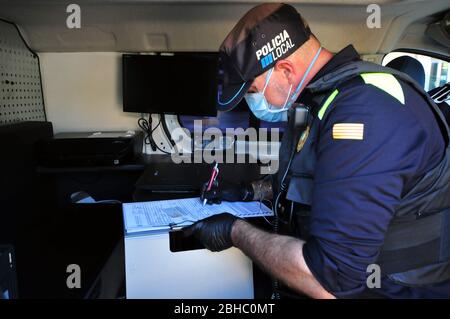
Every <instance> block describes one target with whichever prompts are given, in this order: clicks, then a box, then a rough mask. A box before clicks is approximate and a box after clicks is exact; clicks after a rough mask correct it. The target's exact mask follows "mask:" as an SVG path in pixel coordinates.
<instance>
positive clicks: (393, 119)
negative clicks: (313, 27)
mask: <svg viewBox="0 0 450 319" xmlns="http://www.w3.org/2000/svg"><path fill="white" fill-rule="evenodd" d="M357 59H359V57H358V54H357V53H356V51H355V50H354V48H353V47H352V46H348V47H347V48H345V49H344V50H342V51H341V52H339V53H338V54H336V55H335V56H334V57H333V59H332V60H330V61H329V62H328V64H327V65H325V66H324V67H323V68H322V69H321V71H320V72H319V74H317V75H316V76H315V79H317V78H320V77H322V76H323V75H324V74H326V73H328V72H330V71H331V70H333V69H334V68H336V67H337V66H339V65H341V64H343V63H346V62H349V61H352V60H357ZM312 81H314V79H313V80H312ZM400 84H401V87H402V89H403V93H404V97H405V103H404V105H403V104H401V103H400V102H399V101H398V100H397V99H395V98H394V97H393V96H391V95H389V94H387V93H386V92H385V91H383V90H381V89H379V88H377V87H376V86H373V85H368V84H364V82H361V83H358V81H355V83H353V84H350V85H346V86H345V88H344V89H343V90H341V91H340V92H339V94H338V95H337V96H336V98H335V99H334V100H333V102H332V103H331V105H330V106H329V108H328V110H327V117H326V118H325V119H324V120H323V121H321V123H320V129H319V131H320V132H319V139H318V141H317V145H316V156H317V162H316V167H315V172H314V188H313V195H312V196H313V197H312V207H311V216H310V225H309V228H310V235H311V236H310V238H309V239H308V241H307V242H306V244H305V246H304V248H303V254H304V258H305V261H306V263H307V265H308V267H309V269H310V270H311V272H312V273H313V274H314V276H315V278H316V279H317V280H318V281H319V282H320V283H321V284H322V286H323V287H324V288H325V289H327V290H328V291H329V292H330V293H332V294H334V295H335V296H336V297H354V296H358V294H359V293H361V292H362V291H363V290H365V289H366V287H367V286H366V279H367V276H368V275H369V274H370V272H367V267H368V265H370V264H373V263H376V261H377V257H378V253H379V251H380V247H381V246H382V244H383V240H384V236H385V233H386V230H387V228H388V225H389V223H390V221H391V219H392V217H393V215H394V212H395V210H396V205H397V204H398V202H399V199H400V198H401V196H402V194H404V193H405V192H406V191H407V190H408V189H409V188H410V187H411V186H412V185H414V183H415V181H417V179H418V178H419V177H420V176H421V175H423V174H424V173H425V172H427V171H428V170H430V169H431V168H433V167H434V166H436V165H437V164H438V163H439V161H440V160H441V159H442V157H443V155H444V150H445V142H444V138H443V135H442V133H441V130H440V128H439V125H438V123H437V120H436V119H435V116H434V114H433V112H432V110H431V109H430V108H429V106H428V105H427V104H426V102H425V101H424V100H423V99H422V98H421V97H420V95H418V93H417V92H415V91H414V90H413V89H412V88H411V87H409V86H408V85H407V84H405V83H403V82H401V81H400ZM305 95H307V92H306V93H305ZM300 101H301V98H300ZM339 123H355V124H358V125H357V129H356V131H352V130H353V128H352V127H345V125H344V127H343V128H342V127H341V128H340V126H339V125H338V126H335V124H339ZM361 124H362V125H361ZM361 128H362V130H363V131H361ZM333 130H334V132H333ZM361 132H363V134H362V135H363V139H352V138H349V139H346V138H345V137H346V134H350V135H349V136H350V137H351V136H352V134H357V135H358V134H361ZM333 134H334V135H333ZM339 134H341V136H339ZM342 134H343V135H342ZM418 258H420V256H418ZM371 291H372V292H375V293H376V294H378V295H380V296H381V297H392V298H436V297H450V281H447V282H443V283H440V284H436V285H433V286H430V287H416V288H410V287H404V286H401V285H398V284H396V283H394V282H392V281H390V279H388V278H387V277H383V278H382V281H381V288H373V289H372V290H371Z"/></svg>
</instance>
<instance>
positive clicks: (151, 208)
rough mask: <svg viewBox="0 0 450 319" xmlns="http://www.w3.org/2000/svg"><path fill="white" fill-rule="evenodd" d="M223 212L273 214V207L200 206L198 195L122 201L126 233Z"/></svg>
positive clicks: (257, 204) (243, 204)
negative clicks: (170, 198)
mask: <svg viewBox="0 0 450 319" xmlns="http://www.w3.org/2000/svg"><path fill="white" fill-rule="evenodd" d="M223 212H227V213H230V214H233V215H235V216H239V217H242V218H247V217H262V216H272V215H273V213H272V210H271V209H270V208H268V207H267V206H265V205H264V204H262V203H260V202H222V203H221V204H215V205H205V206H203V203H202V201H201V200H200V198H199V197H195V198H184V199H172V200H161V201H152V202H136V203H125V204H123V214H124V222H125V229H126V231H127V232H128V233H133V232H139V231H146V230H160V229H167V228H170V226H186V225H190V224H192V223H194V222H195V221H197V220H200V219H203V218H206V217H208V216H212V215H215V214H220V213H223Z"/></svg>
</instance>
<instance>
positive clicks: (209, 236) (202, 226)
mask: <svg viewBox="0 0 450 319" xmlns="http://www.w3.org/2000/svg"><path fill="white" fill-rule="evenodd" d="M237 219H238V217H236V216H234V215H231V214H229V213H221V214H218V215H213V216H210V217H208V218H205V219H202V220H199V221H197V222H196V223H194V224H192V225H191V226H187V227H184V228H183V234H184V236H186V237H188V236H194V237H195V238H197V240H198V241H200V242H201V243H202V244H203V246H205V247H206V248H207V249H209V250H211V251H221V250H225V249H228V248H230V247H232V246H233V243H232V241H231V229H232V228H233V224H234V222H235V221H236V220H237Z"/></svg>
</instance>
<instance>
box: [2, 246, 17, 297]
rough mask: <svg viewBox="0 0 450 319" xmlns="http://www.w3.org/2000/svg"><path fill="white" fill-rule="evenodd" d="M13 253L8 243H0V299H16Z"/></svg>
mask: <svg viewBox="0 0 450 319" xmlns="http://www.w3.org/2000/svg"><path fill="white" fill-rule="evenodd" d="M17 298H18V293H17V276H16V266H15V255H14V250H13V247H12V246H10V245H0V299H17Z"/></svg>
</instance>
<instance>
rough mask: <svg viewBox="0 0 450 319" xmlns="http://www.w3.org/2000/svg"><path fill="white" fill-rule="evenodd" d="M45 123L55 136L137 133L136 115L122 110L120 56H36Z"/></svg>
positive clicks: (85, 54) (104, 53) (99, 54)
mask: <svg viewBox="0 0 450 319" xmlns="http://www.w3.org/2000/svg"><path fill="white" fill-rule="evenodd" d="M39 56H40V60H41V70H42V85H43V90H44V97H45V106H46V111H47V117H48V120H49V121H51V122H52V123H53V127H54V130H55V133H59V132H77V131H78V132H80V131H100V130H103V131H114V130H117V131H119V130H120V131H123V130H125V131H126V130H137V120H138V117H139V114H137V113H125V112H123V110H122V55H121V53H115V52H80V53H40V54H39Z"/></svg>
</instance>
